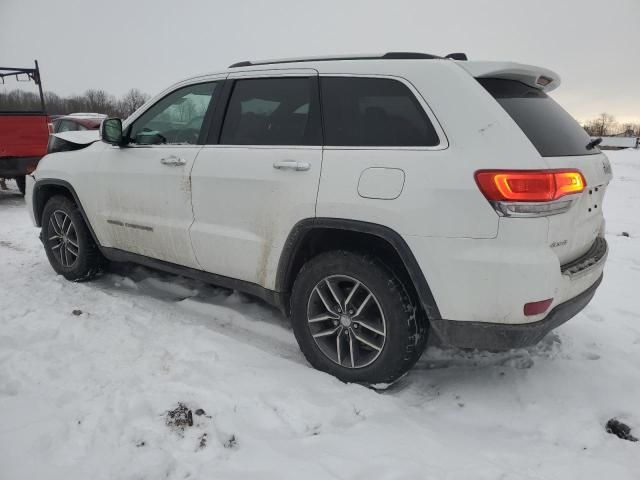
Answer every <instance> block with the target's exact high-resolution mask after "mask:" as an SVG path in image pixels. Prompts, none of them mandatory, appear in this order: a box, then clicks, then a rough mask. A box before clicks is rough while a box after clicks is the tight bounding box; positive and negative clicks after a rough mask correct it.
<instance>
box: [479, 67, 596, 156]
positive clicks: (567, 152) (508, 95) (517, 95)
mask: <svg viewBox="0 0 640 480" xmlns="http://www.w3.org/2000/svg"><path fill="white" fill-rule="evenodd" d="M478 81H479V82H480V84H481V85H482V86H483V87H484V88H485V89H486V90H487V91H488V92H489V93H490V94H491V95H492V96H493V98H495V99H496V100H497V101H498V103H499V104H500V105H501V106H502V108H504V109H505V110H506V112H507V113H508V114H509V115H510V116H511V118H512V119H513V120H514V121H515V122H516V123H517V124H518V126H519V127H520V129H521V130H522V131H523V132H524V134H525V135H526V136H527V138H529V140H530V141H531V143H532V144H533V146H534V147H535V148H536V150H538V152H539V153H540V155H542V156H543V157H563V156H574V155H593V154H596V153H599V151H600V150H598V149H597V148H594V149H591V150H587V144H588V143H589V142H590V141H591V139H590V137H589V135H587V132H585V131H584V129H583V128H582V127H581V126H580V125H578V122H576V121H575V120H574V118H573V117H572V116H571V115H569V114H568V113H567V112H566V111H565V110H564V109H563V108H562V107H561V106H560V105H558V104H557V103H556V102H555V101H554V100H553V99H552V98H551V97H549V96H548V95H547V94H546V93H544V92H543V91H542V90H538V89H537V88H533V87H530V86H529V85H525V84H524V83H522V82H518V81H516V80H503V79H498V78H480V79H478Z"/></svg>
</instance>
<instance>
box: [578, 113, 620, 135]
mask: <svg viewBox="0 0 640 480" xmlns="http://www.w3.org/2000/svg"><path fill="white" fill-rule="evenodd" d="M615 127H616V119H615V117H614V116H613V115H610V114H608V113H601V114H600V115H599V116H598V118H594V119H593V120H589V121H588V122H587V123H586V124H585V125H584V129H585V130H586V131H587V133H588V134H589V135H591V136H592V137H603V136H606V135H610V134H612V133H614V128H615Z"/></svg>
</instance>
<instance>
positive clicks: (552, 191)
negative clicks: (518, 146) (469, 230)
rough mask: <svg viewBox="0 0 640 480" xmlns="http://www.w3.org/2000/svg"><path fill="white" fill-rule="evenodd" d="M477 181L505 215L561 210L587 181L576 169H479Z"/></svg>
mask: <svg viewBox="0 0 640 480" xmlns="http://www.w3.org/2000/svg"><path fill="white" fill-rule="evenodd" d="M475 178H476V183H477V184H478V188H480V191H481V192H482V194H483V195H484V196H485V197H486V199H487V200H489V202H490V203H491V204H492V205H493V206H494V208H495V209H496V211H498V212H499V213H501V214H503V215H507V216H544V215H554V214H558V213H563V212H565V211H567V210H568V209H569V207H570V206H571V203H572V199H570V198H569V199H564V198H563V197H566V196H569V195H575V194H578V193H581V192H582V191H584V189H585V186H586V184H587V182H586V180H585V179H584V176H583V175H582V173H580V172H579V171H578V170H479V171H477V172H476V174H475Z"/></svg>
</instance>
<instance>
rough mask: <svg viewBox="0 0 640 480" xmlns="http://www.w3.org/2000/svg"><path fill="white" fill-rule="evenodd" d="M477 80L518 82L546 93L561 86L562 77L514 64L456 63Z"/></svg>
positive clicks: (539, 69)
mask: <svg viewBox="0 0 640 480" xmlns="http://www.w3.org/2000/svg"><path fill="white" fill-rule="evenodd" d="M456 63H457V64H458V65H459V66H460V67H461V68H463V69H465V70H466V71H467V72H469V73H470V74H471V75H472V76H473V77H475V78H504V79H506V80H517V81H519V82H522V83H524V84H526V85H529V86H531V87H534V88H538V89H540V90H543V91H545V92H550V91H552V90H555V89H556V88H558V87H559V86H560V75H558V74H557V73H555V72H553V71H551V70H548V69H546V68H542V67H535V66H533V65H523V64H521V63H513V62H456Z"/></svg>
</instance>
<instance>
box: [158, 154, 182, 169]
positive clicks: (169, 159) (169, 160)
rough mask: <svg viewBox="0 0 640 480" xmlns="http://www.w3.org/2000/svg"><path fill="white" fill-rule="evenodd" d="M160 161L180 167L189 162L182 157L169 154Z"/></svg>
mask: <svg viewBox="0 0 640 480" xmlns="http://www.w3.org/2000/svg"><path fill="white" fill-rule="evenodd" d="M160 163H161V164H163V165H170V166H172V167H179V166H180V165H184V164H185V163H187V162H186V161H185V160H183V159H182V158H180V157H176V156H175V155H169V156H168V157H164V158H162V159H160Z"/></svg>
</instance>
